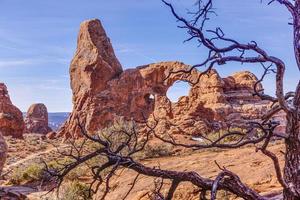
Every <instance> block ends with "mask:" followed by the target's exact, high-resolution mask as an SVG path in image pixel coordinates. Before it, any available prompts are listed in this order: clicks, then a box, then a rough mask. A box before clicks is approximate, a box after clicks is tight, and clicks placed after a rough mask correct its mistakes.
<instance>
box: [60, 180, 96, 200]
mask: <svg viewBox="0 0 300 200" xmlns="http://www.w3.org/2000/svg"><path fill="white" fill-rule="evenodd" d="M59 196H61V198H60V199H61V200H74V199H76V200H91V199H92V197H89V186H88V185H87V184H85V183H82V182H79V181H77V180H76V181H71V182H68V183H66V184H65V185H64V186H63V187H62V188H61V191H60V195H59Z"/></svg>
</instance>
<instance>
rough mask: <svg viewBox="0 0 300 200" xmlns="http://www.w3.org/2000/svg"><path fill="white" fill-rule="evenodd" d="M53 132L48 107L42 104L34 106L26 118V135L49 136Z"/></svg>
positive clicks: (30, 108)
mask: <svg viewBox="0 0 300 200" xmlns="http://www.w3.org/2000/svg"><path fill="white" fill-rule="evenodd" d="M51 131H52V129H51V128H50V127H49V126H48V111H47V107H46V106H45V105H44V104H42V103H36V104H32V105H31V106H30V107H29V109H28V111H27V113H26V117H25V133H39V134H47V133H49V132H51Z"/></svg>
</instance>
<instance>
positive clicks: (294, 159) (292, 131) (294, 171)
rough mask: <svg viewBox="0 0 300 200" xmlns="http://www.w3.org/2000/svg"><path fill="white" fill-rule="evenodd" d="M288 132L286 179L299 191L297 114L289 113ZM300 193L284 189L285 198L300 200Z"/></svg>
mask: <svg viewBox="0 0 300 200" xmlns="http://www.w3.org/2000/svg"><path fill="white" fill-rule="evenodd" d="M286 133H287V134H289V138H288V139H286V141H285V144H286V145H285V146H286V154H285V166H284V180H285V182H286V183H287V185H288V186H289V188H291V189H292V190H293V191H294V192H296V193H298V192H300V138H299V123H298V116H297V114H295V113H289V114H287V125H286ZM299 195H300V193H299ZM299 195H298V196H295V195H294V194H293V192H291V191H289V190H284V191H283V197H284V198H283V199H284V200H296V199H297V200H299V199H300V196H299Z"/></svg>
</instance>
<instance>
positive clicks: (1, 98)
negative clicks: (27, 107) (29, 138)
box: [0, 83, 25, 138]
mask: <svg viewBox="0 0 300 200" xmlns="http://www.w3.org/2000/svg"><path fill="white" fill-rule="evenodd" d="M24 127H25V124H24V120H23V114H22V112H21V111H20V110H19V109H18V108H17V107H16V106H14V105H13V104H12V102H11V100H10V97H9V95H8V91H7V87H6V86H5V84H4V83H0V131H1V132H2V134H3V135H4V136H12V137H16V138H22V136H23V131H24Z"/></svg>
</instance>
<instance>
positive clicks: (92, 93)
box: [59, 20, 269, 137]
mask: <svg viewBox="0 0 300 200" xmlns="http://www.w3.org/2000/svg"><path fill="white" fill-rule="evenodd" d="M190 69H191V68H190V66H189V65H186V64H184V63H181V62H159V63H153V64H149V65H143V66H139V67H136V68H133V69H127V70H125V71H123V70H122V67H121V65H120V63H119V61H118V59H117V58H116V56H115V54H114V51H113V48H112V45H111V43H110V40H109V38H108V37H107V36H106V34H105V31H104V29H103V27H102V25H101V23H100V21H99V20H89V21H85V22H83V23H82V24H81V26H80V31H79V36H78V41H77V50H76V53H75V56H74V58H73V60H72V62H71V66H70V76H71V88H72V92H73V105H74V106H73V111H72V113H71V115H70V117H69V119H68V120H67V121H66V123H65V124H64V125H63V126H62V128H61V129H60V131H59V135H64V136H65V137H80V136H81V130H80V128H79V126H78V123H80V124H81V126H83V127H84V128H85V130H87V131H88V132H89V133H95V132H97V131H98V130H99V129H101V128H105V127H107V126H109V125H110V124H111V123H112V122H113V121H114V119H116V118H117V117H122V118H123V119H125V120H135V121H144V120H148V121H153V120H154V119H156V120H159V121H160V122H159V124H158V126H157V128H156V131H157V132H158V133H159V134H165V133H169V134H190V135H200V134H206V133H209V132H211V131H214V130H216V129H220V128H227V127H228V126H230V124H231V123H232V120H235V121H236V123H238V124H244V123H246V122H247V121H249V120H254V119H258V118H259V117H261V115H262V114H263V113H264V112H265V111H266V109H267V108H268V106H269V102H265V101H262V100H260V99H259V98H258V97H254V96H253V95H252V93H253V87H254V84H255V83H256V81H257V78H256V76H255V75H254V74H252V73H251V72H248V71H244V72H238V73H235V74H233V75H231V76H229V77H225V78H222V77H221V76H220V75H219V74H218V72H217V71H216V70H211V71H209V72H208V73H207V74H205V75H203V74H201V72H199V71H198V70H195V69H194V70H192V71H191V73H189V74H188V73H184V71H187V70H190ZM178 71H180V73H172V72H178ZM176 81H186V82H189V83H192V84H191V89H190V91H189V94H188V96H185V97H181V98H180V99H179V101H178V102H171V101H170V100H169V99H168V97H167V95H166V93H167V91H168V89H169V88H170V87H172V85H173V84H174V83H175V82H176ZM258 89H262V86H261V85H260V84H258ZM252 105H255V106H254V107H251V106H252Z"/></svg>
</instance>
